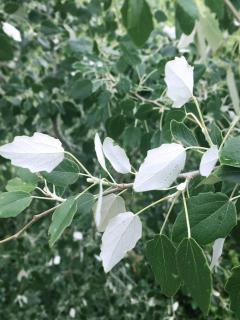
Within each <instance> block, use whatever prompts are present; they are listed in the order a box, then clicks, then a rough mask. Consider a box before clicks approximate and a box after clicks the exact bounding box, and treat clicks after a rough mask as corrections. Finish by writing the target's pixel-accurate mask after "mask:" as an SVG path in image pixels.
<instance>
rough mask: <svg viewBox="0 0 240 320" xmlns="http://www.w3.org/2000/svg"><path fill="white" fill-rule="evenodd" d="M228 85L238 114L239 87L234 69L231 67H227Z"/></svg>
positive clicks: (239, 110)
mask: <svg viewBox="0 0 240 320" xmlns="http://www.w3.org/2000/svg"><path fill="white" fill-rule="evenodd" d="M226 80H227V86H228V90H229V94H230V97H231V100H232V104H233V108H234V110H235V112H236V114H239V112H240V98H239V94H238V89H237V85H236V81H235V77H234V74H233V71H232V68H231V67H229V68H228V69H227V79H226Z"/></svg>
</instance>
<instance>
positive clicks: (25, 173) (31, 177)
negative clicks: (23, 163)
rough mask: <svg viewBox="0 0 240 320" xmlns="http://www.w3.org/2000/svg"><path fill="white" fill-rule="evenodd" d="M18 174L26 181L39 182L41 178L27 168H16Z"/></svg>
mask: <svg viewBox="0 0 240 320" xmlns="http://www.w3.org/2000/svg"><path fill="white" fill-rule="evenodd" d="M16 174H17V175H18V176H19V177H20V178H21V179H22V180H23V181H25V182H28V183H32V184H35V183H37V182H38V180H39V178H38V176H37V175H36V174H35V173H32V172H31V171H30V170H28V169H25V168H20V167H19V168H18V167H17V168H16Z"/></svg>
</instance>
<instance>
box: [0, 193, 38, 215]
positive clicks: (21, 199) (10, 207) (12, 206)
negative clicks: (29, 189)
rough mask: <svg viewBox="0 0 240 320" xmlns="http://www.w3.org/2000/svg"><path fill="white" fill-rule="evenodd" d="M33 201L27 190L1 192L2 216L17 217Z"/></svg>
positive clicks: (0, 206)
mask: <svg viewBox="0 0 240 320" xmlns="http://www.w3.org/2000/svg"><path fill="white" fill-rule="evenodd" d="M31 201H32V198H31V196H30V194H28V193H26V192H21V191H16V192H3V193H1V194H0V218H10V217H16V216H17V215H18V214H19V213H21V212H22V211H23V210H24V209H26V208H27V207H28V206H29V205H30V203H31Z"/></svg>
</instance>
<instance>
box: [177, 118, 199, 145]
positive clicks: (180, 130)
mask: <svg viewBox="0 0 240 320" xmlns="http://www.w3.org/2000/svg"><path fill="white" fill-rule="evenodd" d="M171 132H172V135H173V138H174V139H175V140H176V141H179V142H181V143H182V144H183V145H184V146H187V147H189V146H197V145H198V142H197V139H196V138H195V136H194V134H193V133H192V131H191V130H190V129H188V127H187V126H186V125H185V124H184V123H183V122H177V121H176V120H172V121H171Z"/></svg>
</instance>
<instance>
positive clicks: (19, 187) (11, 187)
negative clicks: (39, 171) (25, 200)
mask: <svg viewBox="0 0 240 320" xmlns="http://www.w3.org/2000/svg"><path fill="white" fill-rule="evenodd" d="M36 186H37V184H36V183H31V182H26V181H23V180H22V179H20V178H14V179H11V180H9V181H8V184H7V185H6V190H7V191H10V192H11V191H23V192H32V191H33V190H34V189H35V188H36Z"/></svg>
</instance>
